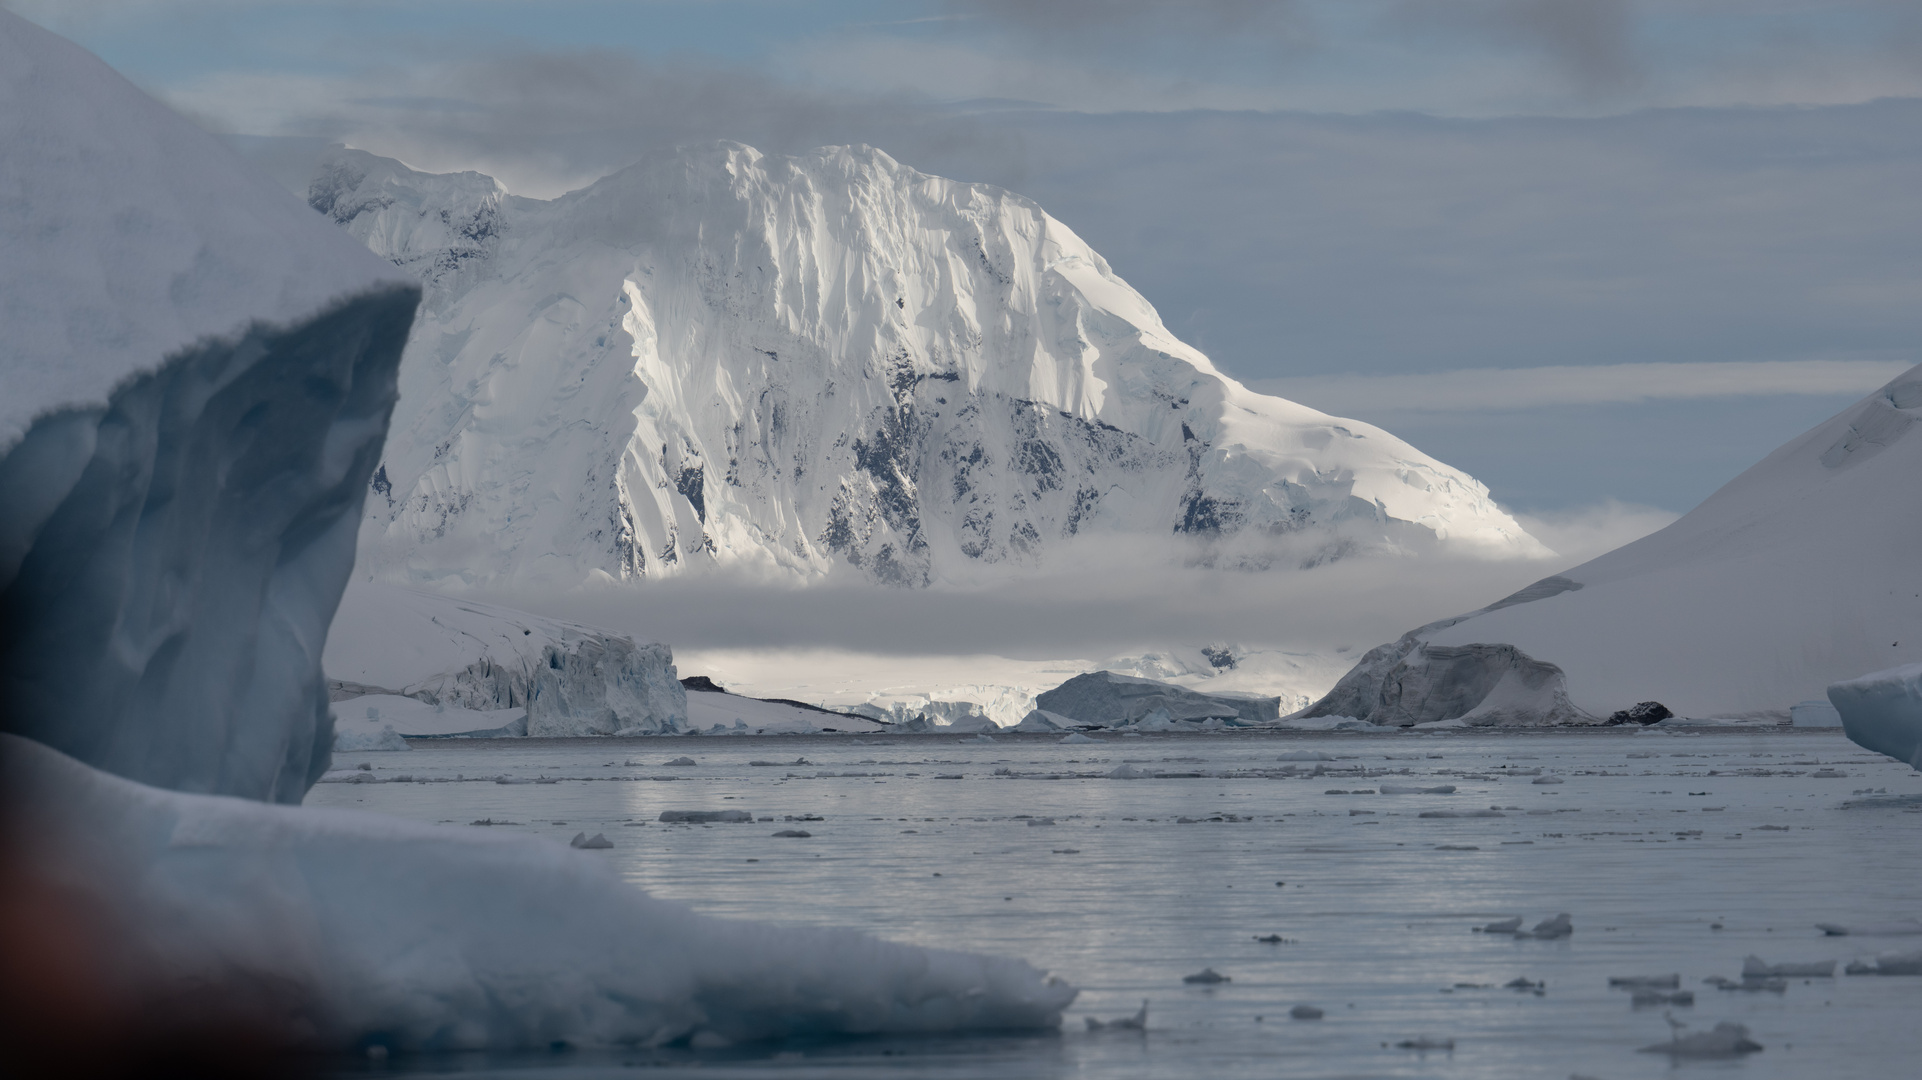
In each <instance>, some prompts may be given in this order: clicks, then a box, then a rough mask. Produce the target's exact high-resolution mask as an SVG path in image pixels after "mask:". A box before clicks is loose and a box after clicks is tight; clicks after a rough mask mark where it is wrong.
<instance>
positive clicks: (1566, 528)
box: [1515, 499, 1681, 568]
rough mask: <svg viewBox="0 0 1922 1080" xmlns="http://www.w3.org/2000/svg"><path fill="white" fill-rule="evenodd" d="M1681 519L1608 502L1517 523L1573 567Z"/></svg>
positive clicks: (1669, 513) (1524, 517)
mask: <svg viewBox="0 0 1922 1080" xmlns="http://www.w3.org/2000/svg"><path fill="white" fill-rule="evenodd" d="M1680 516H1681V515H1680V514H1677V513H1675V512H1674V511H1672V510H1663V509H1660V508H1658V507H1653V506H1637V505H1635V504H1634V503H1625V502H1620V501H1618V500H1615V499H1607V500H1604V501H1602V502H1599V503H1594V504H1591V505H1589V506H1578V507H1574V508H1571V509H1568V510H1560V511H1553V512H1545V513H1539V514H1516V515H1515V520H1516V521H1518V522H1520V523H1521V526H1522V528H1524V529H1527V530H1528V531H1529V533H1530V534H1531V535H1533V536H1534V537H1535V539H1537V540H1540V541H1541V542H1542V543H1544V544H1547V545H1548V546H1549V547H1551V548H1554V549H1555V553H1556V554H1557V555H1559V556H1560V557H1561V560H1562V561H1563V562H1565V563H1567V564H1568V566H1569V567H1571V568H1572V567H1575V566H1579V565H1581V564H1582V563H1585V562H1587V561H1588V560H1590V559H1593V558H1594V557H1596V556H1597V555H1601V554H1604V553H1606V552H1610V551H1613V550H1615V549H1616V548H1618V547H1621V546H1622V545H1623V544H1627V543H1632V542H1634V541H1636V540H1640V539H1641V538H1642V537H1644V536H1647V535H1649V534H1650V533H1653V532H1656V531H1658V530H1661V529H1665V528H1667V527H1668V526H1669V525H1670V524H1672V523H1674V521H1675V520H1676V519H1677V518H1679V517H1680Z"/></svg>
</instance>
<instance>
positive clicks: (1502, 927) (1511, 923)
mask: <svg viewBox="0 0 1922 1080" xmlns="http://www.w3.org/2000/svg"><path fill="white" fill-rule="evenodd" d="M1521 928H1522V917H1521V916H1520V915H1517V916H1515V917H1514V918H1512V919H1502V920H1500V921H1498V922H1492V923H1489V924H1488V925H1487V926H1478V927H1476V928H1475V932H1476V933H1478V934H1513V933H1516V932H1517V931H1519V930H1521Z"/></svg>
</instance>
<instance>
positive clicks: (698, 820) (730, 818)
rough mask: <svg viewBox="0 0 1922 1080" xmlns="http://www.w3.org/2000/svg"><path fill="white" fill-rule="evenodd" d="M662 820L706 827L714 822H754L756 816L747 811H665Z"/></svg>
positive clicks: (662, 813)
mask: <svg viewBox="0 0 1922 1080" xmlns="http://www.w3.org/2000/svg"><path fill="white" fill-rule="evenodd" d="M660 819H661V820H662V821H666V822H678V823H681V824H686V825H705V824H707V823H708V822H713V821H725V822H738V821H753V820H754V815H753V814H750V813H748V812H747V811H746V810H663V811H661V818H660Z"/></svg>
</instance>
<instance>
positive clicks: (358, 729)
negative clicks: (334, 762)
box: [334, 723, 413, 754]
mask: <svg viewBox="0 0 1922 1080" xmlns="http://www.w3.org/2000/svg"><path fill="white" fill-rule="evenodd" d="M412 749H413V747H411V746H408V745H407V740H406V739H405V738H403V737H401V735H400V733H398V732H396V731H395V730H394V728H393V725H392V724H381V725H380V726H379V727H378V728H372V727H371V726H367V725H356V726H354V727H343V726H341V725H340V724H338V723H336V724H335V725H334V753H336V754H342V753H356V752H360V753H364V752H367V751H382V752H384V751H391V750H412Z"/></svg>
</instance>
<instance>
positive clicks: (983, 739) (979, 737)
mask: <svg viewBox="0 0 1922 1080" xmlns="http://www.w3.org/2000/svg"><path fill="white" fill-rule="evenodd" d="M961 741H962V742H976V743H980V742H985V743H991V742H993V741H994V740H993V739H992V738H989V737H988V736H987V735H986V734H977V735H975V737H974V738H972V739H962V740H961ZM1086 741H1088V742H1094V741H1095V740H1093V739H1088V740H1086Z"/></svg>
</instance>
